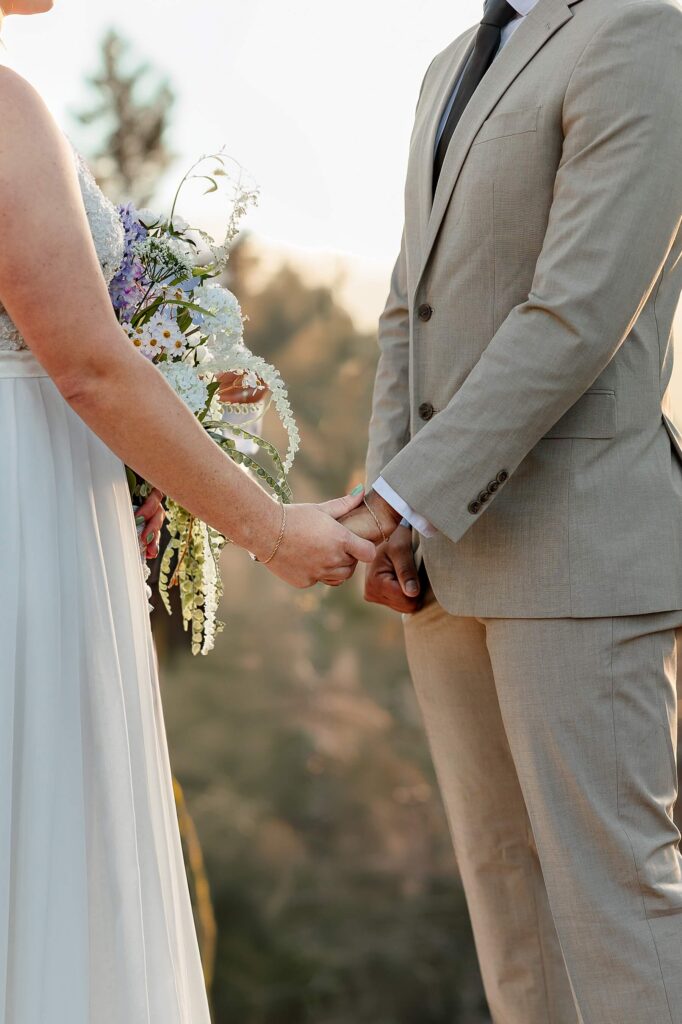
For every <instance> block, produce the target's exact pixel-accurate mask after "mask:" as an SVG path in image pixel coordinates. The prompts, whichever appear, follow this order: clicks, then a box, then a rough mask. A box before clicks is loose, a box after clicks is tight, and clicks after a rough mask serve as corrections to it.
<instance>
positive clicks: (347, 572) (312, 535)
mask: <svg viewBox="0 0 682 1024" xmlns="http://www.w3.org/2000/svg"><path fill="white" fill-rule="evenodd" d="M362 498H363V494H362V492H361V493H360V494H358V495H347V496H346V497H345V498H336V499H335V500H334V501H327V502H325V503H324V504H321V505H287V507H286V529H285V531H284V537H283V539H282V543H281V545H280V547H279V550H278V551H277V554H276V555H275V557H274V558H273V559H272V561H271V562H269V563H268V565H267V568H268V569H270V571H271V572H273V573H274V574H275V576H279V578H280V579H283V580H285V581H286V582H287V583H290V584H291V585H292V586H293V587H297V588H299V589H305V588H307V587H312V586H314V585H315V584H316V583H326V584H327V586H330V587H338V586H340V585H341V584H342V583H345V581H346V580H349V579H350V578H351V576H352V575H353V573H354V572H355V570H356V568H357V564H358V562H366V563H367V564H369V563H370V562H372V561H373V560H374V556H375V554H376V548H375V546H374V544H372V543H371V542H370V541H368V540H364V539H363V538H361V537H357V536H356V535H355V534H354V533H351V531H350V530H348V529H346V527H344V526H341V524H340V523H339V522H337V520H339V519H341V517H342V516H345V515H347V514H348V513H349V512H352V511H353V509H355V508H357V507H358V505H360V504H361V503H362ZM273 544H274V540H273V542H272V544H271V547H270V549H271V550H272V546H273ZM256 554H257V555H258V557H259V558H261V559H262V558H267V557H268V555H269V552H267V553H261V552H256Z"/></svg>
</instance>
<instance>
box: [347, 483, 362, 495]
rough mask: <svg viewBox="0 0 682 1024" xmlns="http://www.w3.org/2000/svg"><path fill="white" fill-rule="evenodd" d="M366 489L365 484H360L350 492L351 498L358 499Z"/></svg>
mask: <svg viewBox="0 0 682 1024" xmlns="http://www.w3.org/2000/svg"><path fill="white" fill-rule="evenodd" d="M364 489H365V485H364V484H358V486H357V487H354V488H353V490H352V491H351V492H350V496H351V498H357V496H358V494H362V492H363V491H364Z"/></svg>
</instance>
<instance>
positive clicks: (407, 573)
mask: <svg viewBox="0 0 682 1024" xmlns="http://www.w3.org/2000/svg"><path fill="white" fill-rule="evenodd" d="M392 558H393V565H394V567H395V572H396V576H397V577H398V582H399V583H400V587H401V589H402V592H403V594H405V596H406V597H412V598H414V597H419V592H420V590H421V587H420V585H419V577H418V575H417V565H416V562H415V560H414V555H413V553H412V548H411V547H410V548H409V550H407V551H401V552H399V553H398V554H396V555H392Z"/></svg>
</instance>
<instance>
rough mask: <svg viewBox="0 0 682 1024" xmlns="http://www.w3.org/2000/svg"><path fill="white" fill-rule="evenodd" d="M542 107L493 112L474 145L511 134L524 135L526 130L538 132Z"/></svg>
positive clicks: (484, 123)
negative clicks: (500, 112)
mask: <svg viewBox="0 0 682 1024" xmlns="http://www.w3.org/2000/svg"><path fill="white" fill-rule="evenodd" d="M541 110H542V107H532V108H530V109H527V110H508V111H505V112H504V113H502V114H493V116H492V117H489V118H488V120H487V121H484V122H483V126H482V128H481V130H480V132H479V133H478V135H477V136H476V139H475V140H474V146H480V145H481V143H483V142H491V141H492V140H493V139H504V138H507V137H508V136H510V135H524V134H525V133H526V132H536V131H537V130H538V121H539V119H540V111H541Z"/></svg>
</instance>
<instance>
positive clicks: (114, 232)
mask: <svg viewBox="0 0 682 1024" xmlns="http://www.w3.org/2000/svg"><path fill="white" fill-rule="evenodd" d="M75 157H76V167H77V169H78V181H79V183H80V187H81V194H82V196H83V204H84V206H85V212H86V213H87V215H88V222H89V224H90V231H91V232H92V237H93V240H94V243H95V249H96V251H97V255H98V257H99V262H100V266H101V268H102V273H103V274H104V277H105V278H106V281H107V284H108V283H109V281H111V279H112V277H113V276H114V274H115V273H116V271H117V270H118V268H119V266H120V264H121V260H122V259H123V244H124V231H123V225H122V224H121V219H120V217H119V215H118V212H117V210H116V208H115V207H114V206H113V204H112V203H110V202H109V200H108V199H107V198H106V196H105V195H104V194H103V193H102V191H101V190H100V189H99V188H98V186H97V183H96V181H95V179H94V177H93V176H92V172H91V171H90V168H89V167H88V165H87V164H86V163H85V161H84V160H83V158H82V157H81V156H80V154H78V153H76V154H75ZM24 348H26V343H25V341H24V339H23V338H22V337H21V335H20V334H19V331H18V330H17V328H16V327H15V326H14V324H13V323H12V321H11V320H10V318H9V316H8V314H7V313H6V312H5V310H4V308H3V306H2V305H1V304H0V352H2V351H4V352H7V351H9V352H18V351H19V350H20V349H24Z"/></svg>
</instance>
